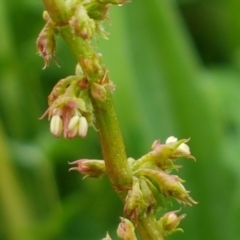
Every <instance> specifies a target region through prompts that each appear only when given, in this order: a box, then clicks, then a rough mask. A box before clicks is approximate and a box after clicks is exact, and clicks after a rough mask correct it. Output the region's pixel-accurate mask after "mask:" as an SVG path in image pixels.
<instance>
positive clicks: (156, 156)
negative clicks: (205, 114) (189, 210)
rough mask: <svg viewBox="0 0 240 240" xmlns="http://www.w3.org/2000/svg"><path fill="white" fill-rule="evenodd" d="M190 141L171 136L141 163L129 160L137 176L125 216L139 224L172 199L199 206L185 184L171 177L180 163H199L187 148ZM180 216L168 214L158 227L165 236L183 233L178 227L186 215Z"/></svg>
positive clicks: (155, 145) (175, 177)
mask: <svg viewBox="0 0 240 240" xmlns="http://www.w3.org/2000/svg"><path fill="white" fill-rule="evenodd" d="M188 141H189V139H183V140H179V141H178V139H177V138H175V137H173V136H171V137H169V138H168V139H167V140H166V142H165V143H163V144H162V143H160V141H155V142H154V143H153V145H152V150H151V151H150V152H149V153H147V154H146V155H144V156H142V157H141V158H140V159H138V160H134V159H133V158H129V159H128V163H129V165H130V167H131V170H132V174H133V184H132V189H130V190H129V191H128V194H127V196H126V199H125V207H124V213H125V215H127V216H129V217H130V218H131V220H132V221H133V222H134V223H135V224H137V220H138V219H139V218H142V217H144V216H145V215H147V214H150V213H154V212H155V211H156V210H157V209H158V208H159V207H163V206H165V204H166V200H169V198H170V197H171V198H174V199H175V200H177V201H178V202H179V203H181V204H184V205H190V206H191V205H192V204H196V203H197V202H196V201H194V200H193V199H192V198H191V197H190V195H189V191H187V190H186V189H185V188H184V186H183V182H184V180H182V179H181V178H179V177H178V176H177V175H172V174H171V172H172V171H173V170H178V169H179V167H180V166H178V165H175V161H176V159H178V158H190V159H194V160H195V158H194V157H193V156H192V155H191V152H190V148H189V146H188V145H187V144H186V143H187V142H188ZM177 212H178V211H173V212H169V213H166V214H165V215H164V216H163V217H162V218H161V219H160V220H159V221H158V223H159V224H158V226H159V227H160V228H161V230H162V231H163V232H164V234H165V235H168V234H170V233H172V232H174V231H177V230H179V229H178V228H177V226H178V224H179V223H180V221H181V220H182V219H183V218H184V217H185V215H181V216H179V217H177V215H176V213H177Z"/></svg>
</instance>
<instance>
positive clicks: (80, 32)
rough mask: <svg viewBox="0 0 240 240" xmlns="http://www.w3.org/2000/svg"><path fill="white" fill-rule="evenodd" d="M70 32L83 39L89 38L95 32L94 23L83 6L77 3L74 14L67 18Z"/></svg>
mask: <svg viewBox="0 0 240 240" xmlns="http://www.w3.org/2000/svg"><path fill="white" fill-rule="evenodd" d="M69 25H70V27H71V30H72V33H73V34H75V35H77V36H79V37H82V38H83V39H91V38H92V37H93V36H94V34H95V29H96V25H95V22H94V20H93V19H91V18H90V17H89V16H88V14H87V11H86V9H85V8H84V6H82V5H77V6H76V9H75V13H74V15H73V16H72V17H71V19H70V20H69Z"/></svg>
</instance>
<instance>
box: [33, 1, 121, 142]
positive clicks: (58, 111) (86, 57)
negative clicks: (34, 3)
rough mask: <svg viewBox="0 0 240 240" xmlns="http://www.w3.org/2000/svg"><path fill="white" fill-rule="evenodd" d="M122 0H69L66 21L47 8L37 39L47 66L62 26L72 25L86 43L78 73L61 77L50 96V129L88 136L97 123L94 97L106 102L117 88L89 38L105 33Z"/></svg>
mask: <svg viewBox="0 0 240 240" xmlns="http://www.w3.org/2000/svg"><path fill="white" fill-rule="evenodd" d="M121 3H123V1H121V0H119V1H117V0H115V1H112V0H106V1H102V0H101V1H100V0H90V1H83V0H67V1H65V4H66V6H67V7H68V10H69V11H68V14H69V16H68V17H67V18H66V21H63V22H61V23H55V22H54V21H53V20H52V19H51V17H50V16H49V14H48V12H46V11H44V13H43V18H44V20H45V21H46V24H45V26H44V27H43V29H42V31H41V32H40V34H39V36H38V39H37V42H36V44H37V49H38V53H39V55H40V56H42V57H43V58H44V62H45V65H44V68H45V67H47V66H48V65H49V63H50V60H51V59H52V58H53V59H54V60H56V58H55V51H56V41H55V36H56V34H59V33H60V34H61V28H66V27H69V28H70V29H71V33H72V35H73V36H74V38H80V39H81V42H82V43H83V45H84V46H85V48H83V52H82V54H81V55H80V56H79V62H78V64H77V67H76V72H75V75H73V76H69V77H66V78H64V79H62V80H60V81H59V82H58V83H57V84H56V85H55V86H54V88H53V90H52V92H51V94H50V95H49V97H48V104H49V108H48V109H47V111H46V112H45V113H44V114H43V116H42V118H43V117H44V116H46V115H48V118H49V120H50V131H51V133H52V134H53V135H54V136H56V137H60V136H61V135H63V136H64V137H65V138H74V137H77V136H80V137H85V136H86V135H87V132H88V127H89V126H94V113H93V107H92V99H95V100H97V101H105V100H106V98H107V94H108V93H107V92H108V91H110V92H111V91H113V90H114V85H113V84H112V83H111V81H110V80H109V78H108V72H107V70H106V69H105V67H104V66H103V64H102V63H101V58H102V56H101V54H98V53H94V52H93V53H91V54H90V53H89V51H88V49H89V48H91V49H92V46H91V44H90V40H91V39H92V38H93V37H94V36H95V34H99V33H100V34H101V35H102V36H106V34H105V32H104V30H103V27H102V25H101V23H102V20H104V19H107V10H108V8H109V6H110V5H111V4H121Z"/></svg>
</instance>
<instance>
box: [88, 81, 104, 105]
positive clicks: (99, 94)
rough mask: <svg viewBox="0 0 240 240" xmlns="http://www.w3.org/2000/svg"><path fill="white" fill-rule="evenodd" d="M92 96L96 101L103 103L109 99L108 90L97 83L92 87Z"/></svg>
mask: <svg viewBox="0 0 240 240" xmlns="http://www.w3.org/2000/svg"><path fill="white" fill-rule="evenodd" d="M91 94H92V96H93V98H94V99H96V100H98V101H101V102H103V101H105V100H106V98H107V91H106V88H105V87H104V86H102V85H100V84H98V83H95V82H94V83H93V84H92V85H91Z"/></svg>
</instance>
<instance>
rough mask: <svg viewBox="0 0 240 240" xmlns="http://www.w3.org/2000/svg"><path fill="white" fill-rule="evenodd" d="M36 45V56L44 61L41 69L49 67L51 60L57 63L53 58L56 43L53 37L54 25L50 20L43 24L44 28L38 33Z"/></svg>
mask: <svg viewBox="0 0 240 240" xmlns="http://www.w3.org/2000/svg"><path fill="white" fill-rule="evenodd" d="M36 45H37V49H38V54H39V55H40V56H41V57H43V59H44V63H45V64H44V67H43V69H45V68H46V67H47V66H48V65H49V62H50V60H51V58H53V59H54V60H55V62H57V61H56V58H55V50H56V41H55V35H54V24H53V22H52V21H51V20H49V21H48V22H47V23H46V24H45V26H44V28H43V29H42V31H41V32H40V34H39V36H38V38H37V41H36Z"/></svg>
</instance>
